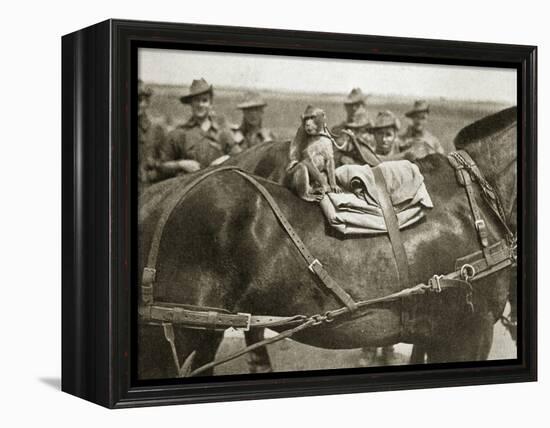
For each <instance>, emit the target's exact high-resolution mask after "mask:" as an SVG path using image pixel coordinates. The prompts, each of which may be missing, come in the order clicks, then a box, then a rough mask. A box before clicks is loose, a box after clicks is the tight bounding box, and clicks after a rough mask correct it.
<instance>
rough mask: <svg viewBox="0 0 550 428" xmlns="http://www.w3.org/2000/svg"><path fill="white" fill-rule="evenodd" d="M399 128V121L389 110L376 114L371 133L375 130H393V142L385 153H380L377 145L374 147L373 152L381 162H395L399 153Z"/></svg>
mask: <svg viewBox="0 0 550 428" xmlns="http://www.w3.org/2000/svg"><path fill="white" fill-rule="evenodd" d="M400 127H401V123H400V121H399V119H398V118H397V117H396V116H395V115H394V114H393V113H392V112H391V111H389V110H386V111H382V112H380V113H378V116H376V119H375V121H374V123H373V125H372V126H371V128H370V129H371V132H373V133H374V132H376V130H382V129H385V128H393V129H394V130H395V133H396V135H395V140H393V142H392V145H391V147H390V150H389V151H388V152H387V153H383V152H381V151H380V149H379V147H378V145H376V148H375V152H376V155H377V156H378V159H380V161H381V162H385V161H390V160H395V159H396V158H397V157H398V155H399V153H400V146H401V141H400V139H399V137H398V136H397V132H398V131H399V128H400Z"/></svg>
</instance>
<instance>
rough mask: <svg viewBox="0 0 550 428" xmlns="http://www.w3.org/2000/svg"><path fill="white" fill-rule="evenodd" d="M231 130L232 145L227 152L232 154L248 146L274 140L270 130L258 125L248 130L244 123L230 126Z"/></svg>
mask: <svg viewBox="0 0 550 428" xmlns="http://www.w3.org/2000/svg"><path fill="white" fill-rule="evenodd" d="M231 130H232V131H233V141H234V145H233V147H232V148H231V151H230V153H229V154H231V155H234V154H237V153H240V152H242V151H244V150H246V149H249V148H250V147H254V146H256V145H258V144H263V143H271V142H272V141H274V140H275V136H274V134H273V132H271V130H269V129H267V128H264V127H260V128H257V129H253V130H248V129H247V126H246V124H245V123H242V124H241V125H240V126H239V125H233V126H231Z"/></svg>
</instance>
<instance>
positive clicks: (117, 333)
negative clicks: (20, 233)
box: [62, 20, 537, 408]
mask: <svg viewBox="0 0 550 428" xmlns="http://www.w3.org/2000/svg"><path fill="white" fill-rule="evenodd" d="M138 46H139V47H141V46H144V47H155V46H162V47H173V48H186V49H190V48H191V49H196V50H209V51H229V52H242V53H258V54H259V53H263V54H266V53H268V54H284V55H298V56H316V57H325V58H353V59H369V60H381V61H402V62H409V63H411V62H412V63H430V64H456V65H478V66H484V67H505V68H515V69H516V70H517V76H518V81H517V87H518V114H519V120H518V125H519V133H520V141H518V145H519V148H520V150H519V152H518V153H519V154H520V158H519V159H518V163H519V165H518V167H519V172H520V174H519V176H518V179H519V184H520V188H521V191H520V192H519V194H520V197H519V199H518V204H519V206H518V209H519V211H520V212H521V214H522V215H521V216H520V217H521V223H520V225H519V227H518V229H519V230H518V234H519V236H520V240H519V242H520V246H519V249H518V271H519V272H520V274H519V275H518V316H519V320H520V322H519V324H518V358H517V359H516V360H502V361H488V362H480V363H463V364H458V363H457V364H445V365H442V366H441V367H439V366H438V367H427V368H426V367H419V366H400V367H389V368H388V367H386V368H373V369H346V370H331V371H330V372H329V371H325V372H322V373H321V372H299V373H284V374H272V375H266V376H231V377H223V378H221V379H217V380H215V381H212V380H209V379H207V380H205V379H201V378H197V379H193V380H192V381H187V382H184V383H182V382H180V381H174V382H166V383H164V384H161V385H159V384H146V383H141V384H139V383H136V381H135V376H133V373H134V369H133V361H134V357H135V355H134V346H133V340H134V335H133V327H132V326H133V322H134V317H135V308H134V307H135V305H133V304H132V302H133V301H134V300H133V299H135V298H136V292H137V291H136V287H135V286H134V284H135V283H136V275H137V273H136V272H135V259H136V257H135V245H136V228H135V222H136V220H135V218H134V217H133V216H135V213H136V199H137V190H136V188H137V187H136V179H135V177H137V175H136V173H135V171H136V170H135V168H136V154H135V152H136V150H132V141H133V131H132V125H133V124H134V121H135V119H133V113H135V111H134V109H135V106H134V104H135V102H134V100H135V98H134V97H135V95H133V94H136V93H137V79H136V75H135V70H136V55H135V52H136V47H138ZM536 67H537V49H536V47H534V46H520V45H504V44H490V43H473V42H458V41H446V40H427V39H410V38H396V37H378V36H365V35H354V34H331V33H317V32H302V31H287V30H270V29H259V28H241V27H225V26H206V25H195V24H175V23H159V22H139V21H126V20H108V21H104V22H102V23H99V24H96V25H93V26H91V27H88V28H85V29H83V30H80V31H77V32H74V33H72V34H68V35H66V36H63V38H62V168H63V171H62V200H63V202H62V213H63V214H62V215H63V217H62V271H63V280H62V310H63V314H62V359H63V360H62V390H63V391H65V392H68V393H70V394H73V395H76V396H78V397H81V398H84V399H86V400H89V401H92V402H94V403H97V404H100V405H103V406H106V407H110V408H124V407H135V406H149V405H165V404H183V403H198V402H210V401H230V400H244V399H259V398H276V397H293V396H309V395H321V394H341V393H352V392H366V391H383V390H399V389H415V388H433V387H448V386H459V385H478V384H492V383H509V382H526V381H535V380H536V379H537V262H536V260H537V246H536V232H537V222H536V218H537V206H536V203H537V202H536V201H537V181H536V177H537V163H536V153H537V152H536V150H537V104H536V103H537V99H536V94H537V87H536V85H537V76H536Z"/></svg>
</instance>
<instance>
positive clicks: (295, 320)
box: [133, 47, 518, 380]
mask: <svg viewBox="0 0 550 428" xmlns="http://www.w3.org/2000/svg"><path fill="white" fill-rule="evenodd" d="M517 80H518V76H517V71H516V69H515V68H498V67H478V66H466V65H443V64H424V63H406V62H390V61H370V60H356V59H334V58H320V57H300V56H281V55H263V54H262V55H260V54H244V53H230V52H209V51H192V50H177V49H161V48H145V47H140V48H139V49H138V54H137V82H136V85H135V86H134V89H135V91H136V93H135V111H136V115H137V117H136V118H135V121H134V124H135V126H136V128H137V129H134V131H133V132H134V133H135V134H134V135H135V139H134V142H135V144H136V146H137V168H136V169H135V177H134V180H135V183H136V185H135V188H136V191H137V198H138V213H137V216H138V220H137V223H138V234H137V247H138V248H137V253H138V269H137V275H136V276H137V279H138V282H139V284H136V286H137V287H138V288H139V296H138V297H137V298H136V300H135V305H136V306H137V313H138V316H137V320H136V322H137V325H136V328H137V348H136V350H137V357H136V358H137V379H138V380H159V379H176V378H188V377H198V376H221V375H225V376H229V375H246V374H262V373H271V372H298V371H315V370H332V369H352V368H371V367H377V368H378V369H380V368H381V367H386V366H387V367H390V366H404V365H419V366H420V365H422V366H427V365H430V366H429V367H435V366H433V365H437V364H447V363H460V362H479V361H487V360H515V359H517V358H518V353H517V344H516V340H517V337H516V326H517V322H518V320H517V318H518V316H517V308H516V295H517V275H516V269H517V267H516V258H517V256H516V251H517V245H518V242H517V188H518V185H517V183H518V177H517V170H518V162H517V147H518V128H517V122H518V111H517V108H516V105H517V102H518V101H517V93H518V87H517Z"/></svg>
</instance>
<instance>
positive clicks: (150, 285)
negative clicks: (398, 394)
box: [141, 166, 356, 310]
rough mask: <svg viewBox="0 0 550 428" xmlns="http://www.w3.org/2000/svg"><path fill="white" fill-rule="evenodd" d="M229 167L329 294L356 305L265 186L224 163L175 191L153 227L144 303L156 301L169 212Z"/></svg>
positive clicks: (160, 292) (161, 293)
mask: <svg viewBox="0 0 550 428" xmlns="http://www.w3.org/2000/svg"><path fill="white" fill-rule="evenodd" d="M228 170H231V171H234V172H236V173H238V174H239V175H240V176H241V177H243V178H244V179H245V180H246V181H248V182H249V183H250V184H252V185H253V186H254V187H255V188H256V190H258V192H260V194H261V195H262V196H263V197H264V199H265V200H266V201H267V203H268V204H269V206H270V207H271V210H272V211H273V213H274V214H275V217H276V218H277V220H278V221H279V223H280V224H281V226H282V227H283V229H284V230H285V231H286V233H287V234H288V236H289V237H290V239H291V241H292V242H293V244H294V245H295V246H296V248H297V249H298V252H299V253H300V254H301V255H302V257H303V258H304V260H305V261H306V263H307V264H308V268H309V270H310V271H311V272H312V273H313V274H315V275H316V276H317V277H318V278H319V280H320V281H321V283H322V284H323V285H324V286H326V287H327V288H328V289H329V290H330V291H331V292H332V293H334V295H335V296H336V297H338V299H340V301H341V302H342V303H343V304H344V305H345V306H346V307H348V308H349V309H350V310H354V309H355V308H356V303H355V301H354V300H353V299H352V298H351V296H350V295H349V294H348V293H347V292H346V291H345V290H344V289H343V288H342V287H340V285H339V284H338V283H337V282H336V281H335V280H334V279H333V278H332V277H331V276H330V275H329V273H328V272H327V271H326V270H325V269H324V267H323V265H322V264H321V262H320V261H319V260H318V259H317V258H315V257H314V256H313V255H312V254H311V252H310V251H309V250H308V249H307V247H306V246H305V245H304V243H303V241H302V240H301V239H300V237H299V236H298V234H297V233H296V231H295V230H294V228H293V227H292V226H291V225H290V223H289V222H288V220H287V219H286V217H285V216H284V215H283V213H282V211H281V209H280V208H279V206H278V204H277V202H275V200H274V199H273V197H272V196H271V195H270V194H269V192H268V191H267V190H266V189H265V187H264V186H262V185H261V184H260V183H259V182H258V181H257V180H256V179H254V178H253V177H251V176H250V175H248V174H247V173H245V172H243V171H241V170H240V169H239V168H238V167H235V166H225V167H223V166H222V167H219V168H217V169H213V170H210V171H207V172H205V173H204V174H202V175H200V176H198V177H197V178H195V179H194V180H192V181H191V182H189V183H188V184H187V185H186V186H184V187H183V188H182V189H181V191H178V192H176V193H175V194H174V195H172V197H171V198H170V200H169V202H168V205H167V207H166V209H165V211H163V213H162V215H161V217H160V219H159V221H158V223H157V226H156V228H155V232H154V235H153V239H152V242H151V247H150V249H149V256H148V258H147V265H146V267H145V268H144V269H143V276H142V283H141V294H142V303H143V304H144V305H151V304H152V303H153V301H154V300H155V299H154V296H153V292H154V291H153V289H154V283H155V279H156V263H157V258H158V254H159V250H160V243H161V239H162V234H163V231H164V226H165V225H166V222H167V221H168V219H169V218H170V215H171V213H172V212H173V211H174V209H175V208H176V206H177V205H178V204H179V203H180V202H181V201H182V200H183V198H184V197H185V195H186V194H187V193H188V192H189V191H190V190H191V189H193V188H194V187H195V186H196V185H198V184H199V183H200V182H201V181H203V180H205V179H206V178H208V177H209V176H210V175H212V174H214V173H219V172H222V171H228ZM161 284H162V283H161ZM161 287H162V288H161ZM156 288H157V300H162V299H163V298H164V295H165V290H164V287H163V286H162V285H159V286H157V287H156Z"/></svg>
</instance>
